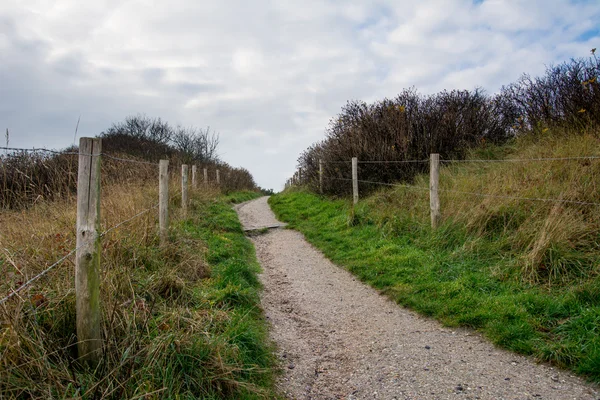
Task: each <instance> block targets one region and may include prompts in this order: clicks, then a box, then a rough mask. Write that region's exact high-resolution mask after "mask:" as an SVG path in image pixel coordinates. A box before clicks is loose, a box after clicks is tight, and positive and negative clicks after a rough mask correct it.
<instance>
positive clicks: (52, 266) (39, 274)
mask: <svg viewBox="0 0 600 400" xmlns="http://www.w3.org/2000/svg"><path fill="white" fill-rule="evenodd" d="M158 206H159V204H158V203H156V204H155V205H153V206H152V207H150V208H147V209H145V210H143V211H141V212H139V213H137V214H135V215H134V216H132V217H130V218H127V219H126V220H123V221H121V222H119V223H117V224H115V225H113V226H111V227H110V228H108V229H105V230H104V231H103V232H102V233H100V234H99V237H101V238H102V237H104V236H106V235H108V234H109V233H110V232H112V231H114V230H116V229H118V228H120V227H121V226H123V225H125V224H127V223H128V222H131V221H133V220H134V219H136V218H139V217H141V216H142V215H144V214H147V213H149V212H150V211H152V210H154V209H156V208H158ZM81 247H82V246H79V247H76V248H74V249H72V250H71V251H69V252H68V253H67V254H66V255H64V256H63V257H61V258H60V259H59V260H58V261H56V262H55V263H53V264H52V265H50V266H48V267H47V268H46V269H44V270H43V271H42V272H40V273H38V274H37V275H35V276H33V277H32V278H30V279H28V280H27V281H26V282H25V283H23V284H22V285H21V286H19V287H18V288H17V289H14V290H13V291H12V292H11V293H10V294H9V295H8V296H6V297H4V298H2V299H0V304H3V303H5V302H6V301H8V300H10V299H11V298H12V297H14V296H16V295H17V294H18V293H19V292H21V291H22V290H23V289H25V288H27V287H28V286H30V285H31V284H32V283H34V282H35V281H37V280H38V279H40V278H41V277H43V276H44V275H46V274H47V273H48V272H50V271H51V270H52V269H54V268H55V267H57V266H59V265H60V264H62V263H63V262H64V261H65V260H67V259H68V258H69V257H70V256H72V255H73V254H75V253H76V252H77V250H79V249H80V248H81Z"/></svg>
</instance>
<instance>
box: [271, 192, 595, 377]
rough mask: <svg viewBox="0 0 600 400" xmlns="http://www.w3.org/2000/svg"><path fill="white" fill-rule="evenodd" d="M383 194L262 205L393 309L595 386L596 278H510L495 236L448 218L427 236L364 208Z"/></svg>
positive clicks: (394, 216) (410, 220) (510, 254)
mask: <svg viewBox="0 0 600 400" xmlns="http://www.w3.org/2000/svg"><path fill="white" fill-rule="evenodd" d="M386 195H387V194H385V193H380V194H378V195H375V197H376V198H377V199H376V200H370V199H367V200H364V201H361V203H360V204H359V205H358V206H357V207H356V208H353V207H352V206H351V205H350V203H349V202H348V201H346V200H330V199H326V198H323V197H320V196H317V195H314V194H311V193H307V192H304V191H288V192H284V193H282V194H278V195H276V196H273V197H271V198H270V204H271V206H272V208H273V210H274V211H275V213H276V215H277V216H278V218H279V219H280V220H282V221H285V222H288V223H289V226H290V227H291V228H294V229H297V230H299V231H300V232H302V233H303V234H304V235H305V236H306V238H307V239H308V241H309V242H311V243H312V244H314V245H315V246H316V247H318V248H319V249H321V250H322V251H323V252H324V253H325V255H326V256H327V257H328V258H330V259H331V260H332V261H333V262H335V263H336V264H338V265H340V266H343V267H345V268H347V269H348V270H349V271H351V272H352V273H353V274H355V275H356V276H358V277H359V278H360V279H361V280H363V281H364V282H366V283H368V284H370V285H371V286H373V287H375V288H377V289H379V290H381V291H382V292H384V293H386V294H387V295H388V296H390V297H391V298H392V299H394V300H395V301H397V302H398V303H400V304H403V305H405V306H408V307H410V308H412V309H414V310H416V311H418V312H420V313H422V314H424V315H427V316H431V317H433V318H436V319H438V320H440V321H441V322H443V323H444V324H446V325H448V326H463V327H470V328H474V329H477V330H479V331H481V332H482V333H483V334H484V335H485V336H486V337H487V338H488V339H489V340H491V341H492V342H493V343H495V344H497V345H499V346H501V347H504V348H507V349H510V350H513V351H516V352H519V353H522V354H528V355H533V356H535V357H536V358H538V359H540V360H545V361H550V362H552V363H554V364H556V365H559V366H561V367H565V368H570V369H572V370H573V371H575V372H577V373H579V374H581V375H584V376H587V377H589V378H590V379H591V380H594V381H596V382H600V294H599V293H600V279H598V276H597V275H591V276H587V277H585V279H578V280H575V279H572V280H570V281H569V283H564V282H563V283H562V284H561V285H547V284H542V283H535V282H528V281H526V280H523V279H515V273H514V271H515V268H514V265H515V264H516V263H518V262H519V260H520V259H519V254H518V253H516V252H515V250H514V249H512V248H511V247H510V246H509V245H507V242H508V239H506V237H505V236H502V234H501V233H498V234H497V235H491V236H490V235H487V234H486V235H481V234H475V233H473V232H472V231H471V230H469V229H467V227H465V225H463V224H456V223H453V222H452V221H451V220H448V221H446V222H445V223H444V225H443V226H442V227H441V229H439V230H438V231H436V232H432V231H431V229H430V228H429V227H428V226H427V224H426V223H425V222H423V220H418V219H417V220H415V218H414V216H413V215H412V214H411V211H410V209H409V208H404V209H403V208H398V209H395V210H394V212H390V213H387V214H386V215H385V218H384V217H382V215H381V214H380V213H379V212H378V211H377V210H376V209H375V208H371V207H372V205H373V204H375V203H377V201H381V199H382V198H385V196H386ZM384 220H385V221H384ZM502 238H504V239H503V240H502Z"/></svg>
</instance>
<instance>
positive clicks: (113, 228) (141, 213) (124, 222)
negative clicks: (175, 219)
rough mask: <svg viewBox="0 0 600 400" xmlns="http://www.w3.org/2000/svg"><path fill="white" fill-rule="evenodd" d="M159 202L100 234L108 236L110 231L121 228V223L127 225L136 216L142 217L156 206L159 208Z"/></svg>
mask: <svg viewBox="0 0 600 400" xmlns="http://www.w3.org/2000/svg"><path fill="white" fill-rule="evenodd" d="M158 204H159V203H156V204H155V205H153V206H152V207H150V208H147V209H145V210H144V211H140V212H139V213H137V214H135V215H134V216H133V217H131V218H127V219H126V220H124V221H121V222H119V223H118V224H116V225H114V226H112V227H110V228H108V229H106V230H105V231H104V232H102V233H101V234H100V237H104V236H106V235H107V234H108V233H109V232H111V231H114V230H115V229H117V228H119V227H120V226H121V225H125V224H126V223H128V222H130V221H133V220H134V219H136V218H138V217H141V216H142V215H144V214H146V213H149V212H150V211H152V210H154V209H155V208H157V207H158Z"/></svg>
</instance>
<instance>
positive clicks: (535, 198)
mask: <svg viewBox="0 0 600 400" xmlns="http://www.w3.org/2000/svg"><path fill="white" fill-rule="evenodd" d="M328 179H331V180H336V181H347V182H352V179H349V178H328ZM358 182H360V183H371V184H375V185H383V186H392V187H401V188H405V189H415V190H423V191H429V188H426V187H421V186H416V185H404V184H399V183H386V182H376V181H367V180H361V179H359V180H358ZM438 191H439V192H441V193H456V194H469V195H473V196H481V197H495V198H500V199H509V200H525V201H540V202H548V203H552V202H553V203H568V204H578V205H586V206H597V207H600V203H594V202H590V201H578V200H563V199H547V198H541V197H520V196H509V195H499V194H498V195H496V194H490V193H477V192H465V191H461V190H452V189H438Z"/></svg>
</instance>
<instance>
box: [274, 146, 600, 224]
mask: <svg viewBox="0 0 600 400" xmlns="http://www.w3.org/2000/svg"><path fill="white" fill-rule="evenodd" d="M598 159H600V156H595V155H589V156H576V157H540V158H529V159H527V158H513V159H504V160H484V159H473V160H440V158H439V154H436V153H434V154H431V158H430V159H429V160H396V161H393V160H390V161H385V160H366V161H358V160H357V158H356V157H353V158H352V159H351V160H350V161H340V162H338V161H334V162H329V163H344V164H347V163H351V165H352V169H351V172H352V179H349V178H337V177H324V176H323V175H324V174H323V168H322V165H323V163H328V161H323V160H319V173H318V176H317V178H316V179H318V187H319V193H321V194H322V193H323V181H324V179H329V180H336V181H346V182H352V200H353V201H352V202H353V204H357V203H358V191H359V190H358V189H359V188H358V183H368V184H375V185H383V186H391V187H402V188H405V189H415V190H423V191H428V192H429V203H430V212H431V226H432V228H433V229H436V228H437V227H438V225H439V221H440V220H441V211H440V202H439V193H455V194H461V195H469V196H479V197H489V198H498V199H508V200H518V201H535V202H544V203H557V204H575V205H581V206H592V207H600V203H597V202H592V201H581V200H568V199H561V198H543V197H525V196H513V195H503V194H492V193H479V192H469V191H461V190H453V189H442V188H440V187H439V166H440V163H451V162H461V163H467V162H473V163H485V162H542V161H574V160H598ZM426 161H429V162H430V165H429V187H427V188H425V187H419V186H415V185H407V184H397V183H386V182H378V181H370V180H364V179H362V180H361V179H359V177H358V170H357V165H358V164H383V163H420V162H426ZM297 176H298V173H295V174H294V176H293V177H292V178H291V179H289V180H288V181H287V182H286V185H285V187H286V188H287V187H289V186H291V185H296V184H298V183H300V184H301V183H302V180H301V179H298V177H297ZM313 178H314V177H313ZM305 181H306V179H305ZM561 196H562V195H561Z"/></svg>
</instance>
